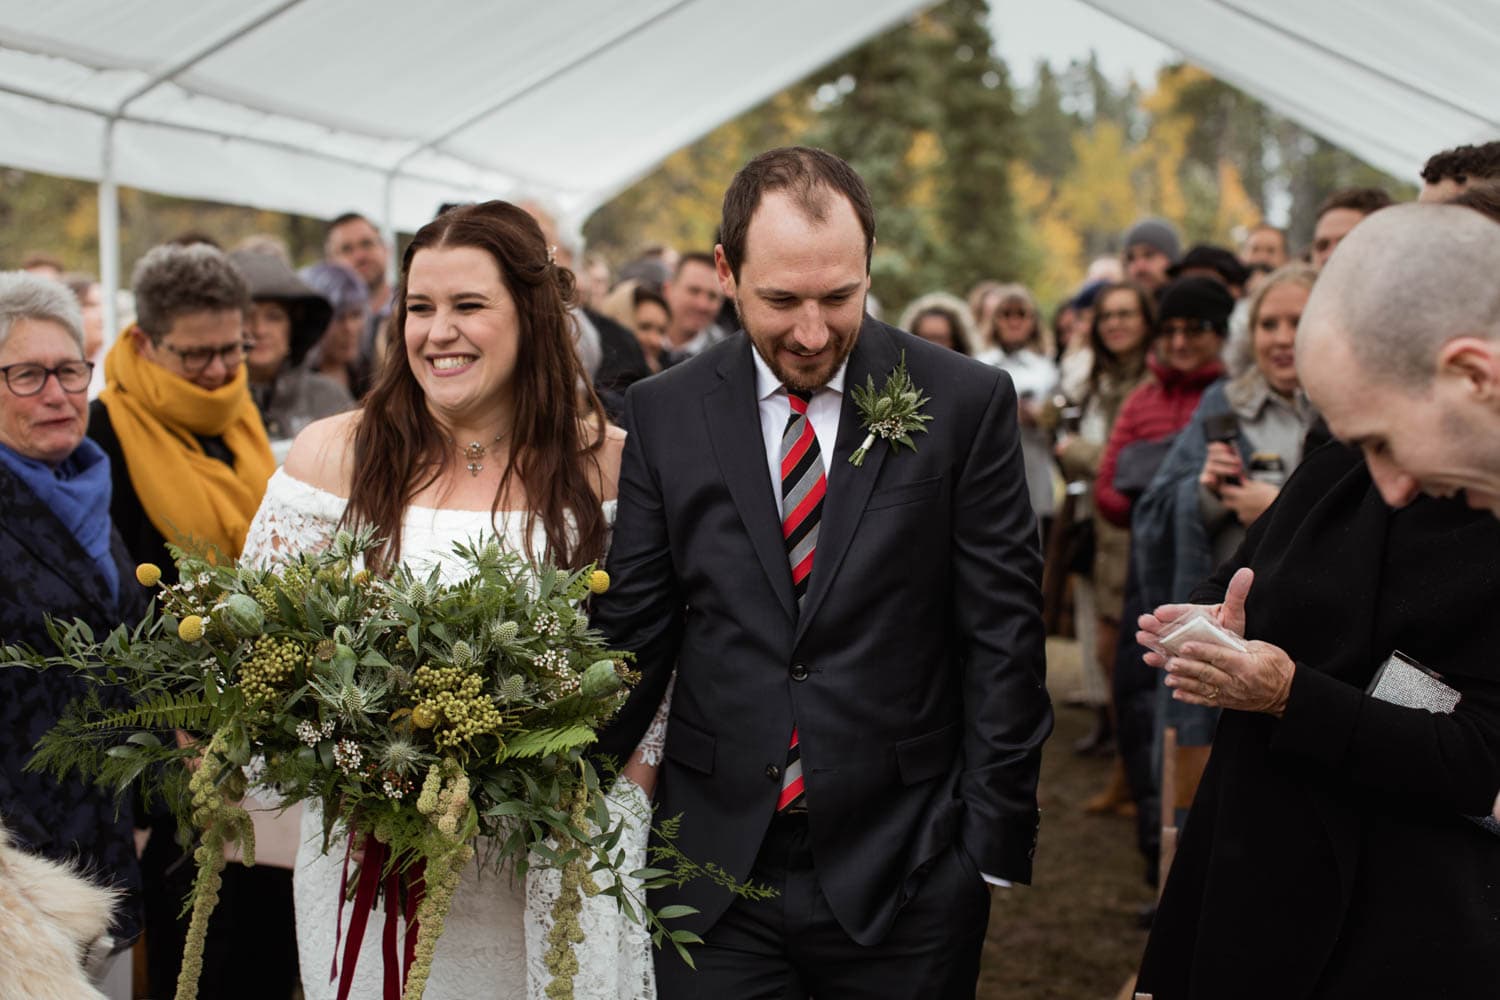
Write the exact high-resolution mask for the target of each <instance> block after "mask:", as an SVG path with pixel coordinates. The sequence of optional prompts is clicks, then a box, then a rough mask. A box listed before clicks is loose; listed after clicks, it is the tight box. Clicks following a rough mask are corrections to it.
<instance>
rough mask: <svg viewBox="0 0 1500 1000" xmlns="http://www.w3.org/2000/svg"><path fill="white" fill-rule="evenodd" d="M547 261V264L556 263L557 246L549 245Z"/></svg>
mask: <svg viewBox="0 0 1500 1000" xmlns="http://www.w3.org/2000/svg"><path fill="white" fill-rule="evenodd" d="M547 263H549V264H556V263H557V247H555V246H549V247H548V248H547Z"/></svg>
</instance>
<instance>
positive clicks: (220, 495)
mask: <svg viewBox="0 0 1500 1000" xmlns="http://www.w3.org/2000/svg"><path fill="white" fill-rule="evenodd" d="M133 329H134V327H131V328H129V329H127V330H126V331H125V332H124V333H122V334H121V335H120V337H119V339H118V340H116V341H115V346H114V347H112V348H110V351H109V355H108V356H107V357H106V358H105V359H104V380H105V385H106V388H105V390H104V391H103V392H102V393H100V394H99V398H100V400H101V401H102V402H103V403H104V405H105V407H106V408H107V409H108V410H109V422H110V423H111V424H112V425H113V426H114V431H115V436H116V437H118V438H119V439H120V448H121V450H122V451H123V452H124V453H125V465H126V467H127V468H128V469H129V470H130V485H131V486H133V487H134V488H135V495H136V496H137V497H139V498H140V501H141V506H142V507H144V508H145V510H146V516H147V517H148V518H150V519H151V523H152V524H153V525H154V526H155V527H156V530H157V531H160V532H161V533H162V537H163V538H165V539H167V541H169V542H174V543H176V544H178V545H184V546H188V545H205V544H206V545H208V546H210V547H212V548H215V549H218V550H219V551H220V552H223V553H225V554H226V555H228V556H230V557H232V558H239V554H240V549H241V548H243V547H244V544H245V533H246V532H247V531H249V530H250V520H251V518H253V517H255V511H256V509H257V508H258V507H259V506H260V501H261V497H262V496H264V495H265V492H266V481H267V480H268V479H270V478H271V473H273V472H275V471H276V461H275V459H273V458H272V457H271V444H270V441H269V440H268V439H267V438H266V429H265V427H264V425H262V424H261V421H260V413H259V412H258V411H257V410H256V409H255V403H254V402H253V401H252V400H251V398H250V390H249V388H248V385H249V383H248V376H247V375H246V372H245V366H244V365H241V366H240V369H239V371H237V372H236V373H235V376H234V379H233V380H232V381H230V382H229V383H228V384H226V385H223V386H220V387H219V388H218V389H214V390H212V391H210V390H208V389H203V388H200V387H198V386H197V385H194V384H193V383H192V382H189V381H188V380H187V379H185V378H183V377H182V376H180V375H176V374H174V373H172V372H170V371H168V370H167V369H165V368H163V367H162V366H160V365H158V364H153V363H152V362H150V361H147V360H146V359H145V358H143V357H141V355H140V353H139V352H138V351H137V349H136V344H135V338H134V336H133V334H132V331H133ZM194 435H201V436H203V437H220V438H223V439H224V445H225V447H227V448H228V449H229V451H230V452H231V453H232V454H233V456H234V467H233V468H230V467H229V466H227V465H225V464H224V463H223V462H221V461H219V460H218V459H216V458H212V457H210V456H209V455H207V454H205V453H204V451H203V446H202V445H201V444H199V443H198V439H197V438H196V437H194Z"/></svg>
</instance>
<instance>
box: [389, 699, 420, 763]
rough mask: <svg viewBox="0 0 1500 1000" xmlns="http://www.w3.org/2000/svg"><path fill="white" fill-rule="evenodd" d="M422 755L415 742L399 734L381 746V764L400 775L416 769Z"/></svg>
mask: <svg viewBox="0 0 1500 1000" xmlns="http://www.w3.org/2000/svg"><path fill="white" fill-rule="evenodd" d="M412 714H413V715H415V714H416V713H415V712H413V713H412ZM421 757H422V752H421V751H420V750H419V749H417V745H416V744H415V743H413V742H412V741H411V740H408V739H404V738H402V737H399V736H398V737H395V738H393V739H390V740H387V741H386V742H385V744H384V745H383V746H381V748H380V766H381V767H382V768H384V769H385V770H387V771H392V772H395V774H396V775H398V776H399V775H404V774H406V773H407V772H408V771H411V770H412V769H414V768H415V767H416V766H417V761H419V760H420V759H421Z"/></svg>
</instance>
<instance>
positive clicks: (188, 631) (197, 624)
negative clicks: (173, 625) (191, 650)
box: [177, 615, 203, 642]
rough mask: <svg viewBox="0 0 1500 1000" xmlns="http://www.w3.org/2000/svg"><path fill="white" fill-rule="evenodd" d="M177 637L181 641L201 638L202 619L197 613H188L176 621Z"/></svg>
mask: <svg viewBox="0 0 1500 1000" xmlns="http://www.w3.org/2000/svg"><path fill="white" fill-rule="evenodd" d="M177 638H179V639H181V640H182V641H183V642H197V641H198V640H199V639H201V638H203V619H202V618H201V617H200V616H198V615H188V616H187V617H186V618H184V619H183V620H182V621H180V622H178V623H177Z"/></svg>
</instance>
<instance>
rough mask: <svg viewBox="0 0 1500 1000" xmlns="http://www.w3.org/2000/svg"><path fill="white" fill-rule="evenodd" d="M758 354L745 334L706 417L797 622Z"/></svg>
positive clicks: (743, 511) (769, 573) (762, 554)
mask: <svg viewBox="0 0 1500 1000" xmlns="http://www.w3.org/2000/svg"><path fill="white" fill-rule="evenodd" d="M752 350H754V348H753V347H752V346H751V345H750V339H749V337H746V336H743V335H741V342H740V345H739V347H737V348H736V349H735V350H733V351H732V352H730V353H729V354H728V356H727V357H726V359H725V360H724V362H723V363H722V364H721V365H720V366H719V375H720V379H721V380H720V382H719V384H718V385H716V386H715V387H714V388H712V389H710V390H709V392H708V393H707V394H706V395H705V396H704V397H703V416H704V420H705V422H706V423H707V425H708V435H709V440H710V441H712V443H713V449H714V456H715V457H716V458H717V459H718V462H719V471H720V473H721V474H722V475H723V476H724V482H725V483H727V484H728V486H729V495H730V496H732V497H733V498H734V505H735V508H736V509H737V510H738V511H739V513H740V521H741V523H743V524H744V526H745V531H746V533H748V534H749V536H750V544H751V545H752V546H754V548H755V555H756V556H757V557H758V558H759V559H760V565H761V569H763V570H765V573H766V579H767V580H768V581H769V582H770V584H771V589H772V590H773V591H775V593H776V599H777V600H778V601H780V602H781V608H782V610H783V611H785V612H786V615H787V617H788V618H789V619H793V620H795V619H796V617H797V616H796V612H795V609H794V608H793V606H792V571H791V567H789V566H788V565H787V559H786V548H785V546H784V545H783V543H782V538H781V519H780V512H779V511H778V510H777V509H776V494H775V493H773V492H772V490H771V471H770V469H769V468H768V467H767V465H766V446H765V438H764V437H762V436H761V431H760V403H759V400H757V399H756V397H755V361H754V359H753V357H752V356H751V353H750V352H751V351H752ZM814 575H816V573H815V574H814Z"/></svg>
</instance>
